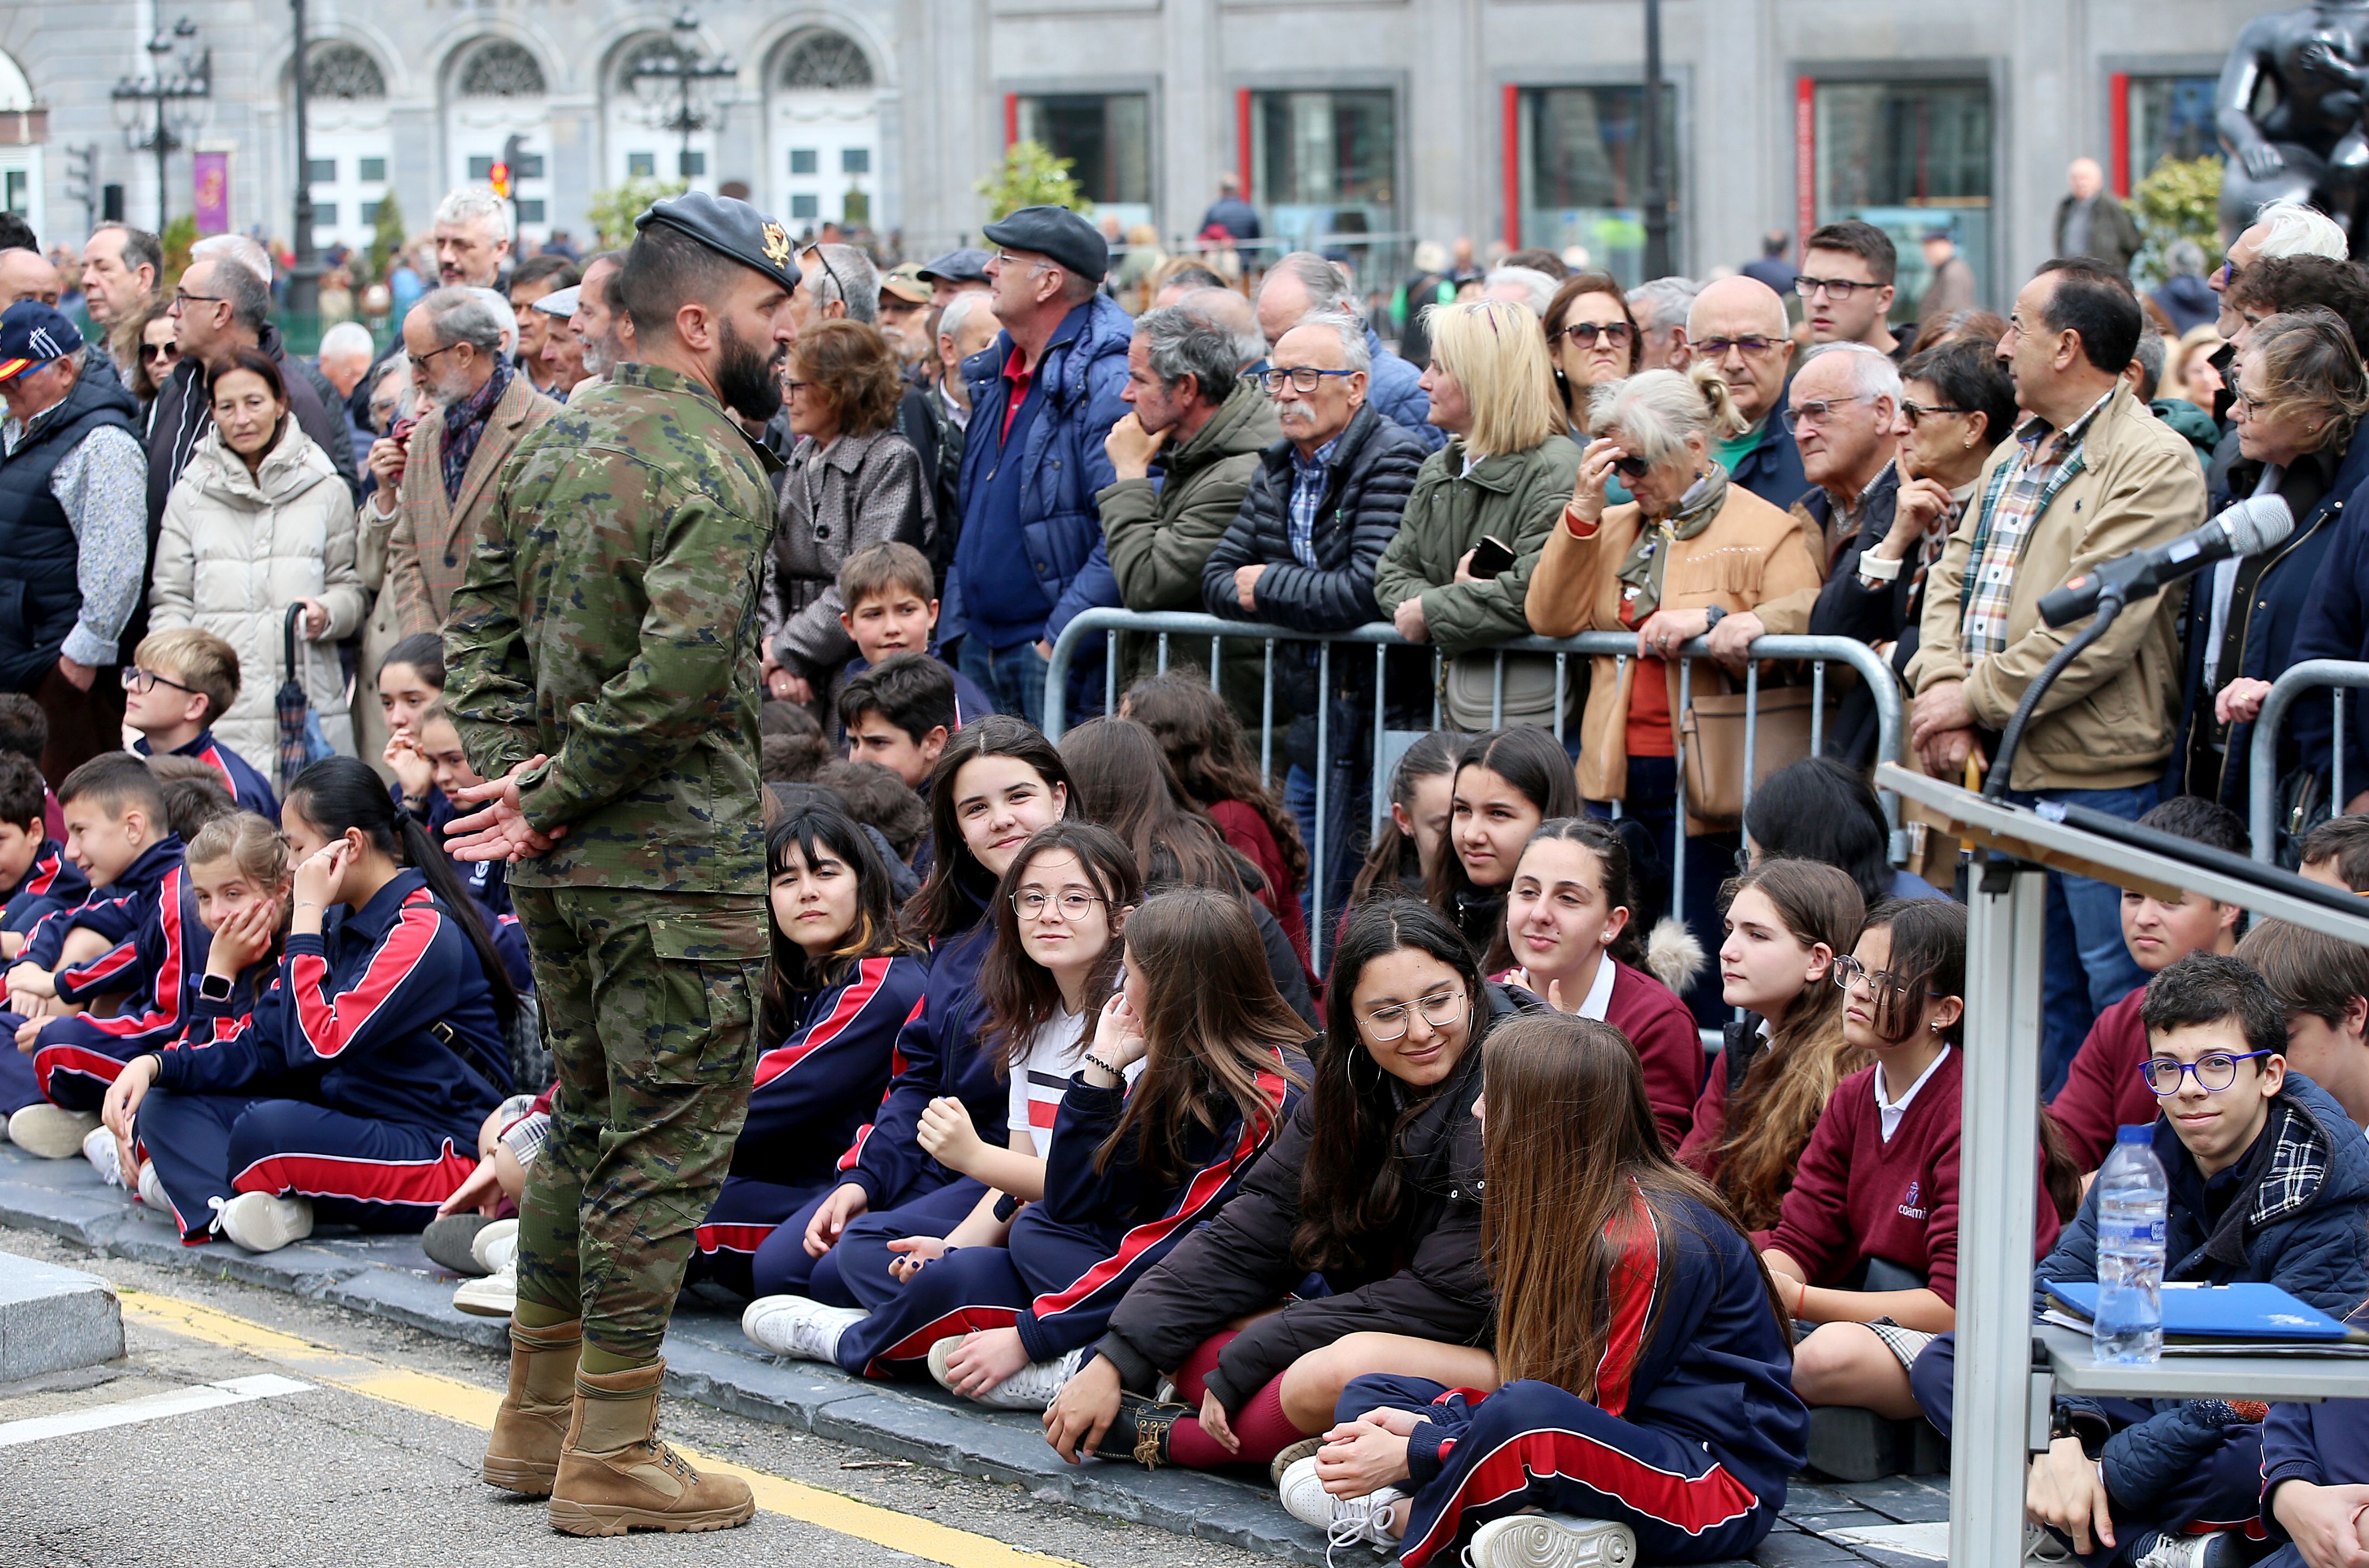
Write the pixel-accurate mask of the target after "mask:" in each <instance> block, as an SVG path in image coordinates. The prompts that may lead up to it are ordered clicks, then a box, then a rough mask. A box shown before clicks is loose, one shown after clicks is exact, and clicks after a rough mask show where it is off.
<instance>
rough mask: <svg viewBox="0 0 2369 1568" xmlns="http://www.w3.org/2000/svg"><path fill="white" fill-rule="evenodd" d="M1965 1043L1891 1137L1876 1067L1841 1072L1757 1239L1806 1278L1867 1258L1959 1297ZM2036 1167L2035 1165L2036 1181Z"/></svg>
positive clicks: (2050, 1217) (1842, 1276)
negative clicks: (1879, 1106)
mask: <svg viewBox="0 0 2369 1568" xmlns="http://www.w3.org/2000/svg"><path fill="white" fill-rule="evenodd" d="M1964 1065H1965V1053H1964V1052H1963V1050H1957V1049H1953V1050H1951V1052H1950V1054H1949V1056H1948V1057H1947V1058H1946V1059H1944V1060H1943V1061H1942V1063H1941V1065H1940V1067H1939V1068H1938V1069H1936V1070H1934V1073H1933V1076H1932V1077H1931V1078H1929V1079H1928V1080H1926V1082H1925V1087H1924V1088H1922V1089H1920V1090H1918V1091H1917V1098H1916V1099H1914V1100H1912V1101H1910V1102H1909V1104H1908V1110H1907V1112H1906V1114H1905V1115H1904V1116H1902V1117H1901V1119H1900V1127H1899V1129H1898V1130H1897V1131H1895V1132H1894V1134H1893V1135H1892V1141H1891V1142H1889V1143H1886V1142H1885V1141H1884V1140H1883V1123H1882V1121H1881V1120H1880V1119H1879V1118H1878V1116H1877V1115H1876V1109H1875V1069H1874V1068H1872V1067H1864V1068H1861V1069H1860V1070H1859V1071H1857V1072H1854V1073H1852V1074H1851V1075H1850V1076H1849V1077H1848V1078H1846V1079H1844V1080H1843V1081H1842V1083H1841V1085H1840V1086H1839V1087H1837V1089H1836V1090H1835V1097H1834V1098H1833V1099H1832V1100H1830V1101H1828V1102H1827V1103H1826V1109H1825V1115H1823V1116H1820V1117H1819V1118H1818V1127H1817V1130H1816V1131H1814V1132H1813V1133H1812V1134H1810V1144H1809V1147H1808V1148H1806V1149H1804V1150H1802V1163H1801V1167H1800V1169H1799V1171H1798V1172H1797V1173H1795V1175H1794V1177H1793V1190H1792V1191H1791V1192H1789V1193H1787V1194H1786V1195H1785V1203H1784V1207H1783V1208H1782V1209H1781V1210H1780V1211H1779V1214H1778V1219H1777V1228H1776V1230H1772V1231H1770V1232H1768V1235H1767V1236H1765V1237H1756V1238H1755V1241H1756V1242H1758V1243H1759V1244H1760V1245H1761V1246H1763V1247H1774V1248H1775V1249H1777V1250H1778V1251H1779V1252H1781V1253H1784V1254H1785V1255H1786V1256H1788V1257H1790V1258H1791V1259H1792V1260H1793V1261H1794V1262H1795V1263H1798V1264H1800V1265H1802V1270H1803V1272H1804V1273H1806V1274H1807V1275H1808V1276H1809V1279H1810V1283H1811V1284H1813V1285H1817V1286H1827V1287H1832V1286H1838V1285H1840V1284H1841V1283H1842V1282H1843V1281H1844V1280H1846V1279H1847V1278H1848V1277H1849V1276H1850V1275H1851V1273H1852V1271H1853V1270H1855V1269H1857V1268H1858V1267H1859V1266H1860V1265H1861V1264H1862V1263H1864V1262H1866V1261H1867V1260H1868V1259H1869V1258H1883V1260H1884V1261H1886V1262H1887V1263H1894V1264H1897V1265H1900V1266H1901V1267H1903V1268H1905V1269H1910V1270H1912V1271H1914V1272H1916V1273H1917V1274H1920V1275H1923V1276H1925V1282H1926V1285H1927V1286H1928V1288H1930V1289H1931V1290H1932V1292H1933V1293H1934V1294H1935V1295H1936V1296H1939V1297H1940V1298H1941V1299H1942V1300H1944V1301H1946V1302H1948V1303H1949V1304H1950V1305H1951V1306H1952V1307H1954V1306H1956V1305H1957V1300H1958V1115H1959V1088H1960V1084H1961V1082H1962V1081H1963V1076H1964V1071H1963V1070H1964ZM2038 1178H2039V1173H2037V1172H2034V1173H2033V1179H2034V1181H2035V1182H2037V1181H2038ZM2057 1230H2058V1221H2057V1218H2056V1206H2055V1204H2054V1203H2053V1202H2052V1201H2050V1199H2049V1196H2048V1194H2047V1193H2046V1191H2045V1190H2043V1191H2042V1192H2041V1194H2040V1209H2039V1216H2038V1220H2037V1223H2036V1225H2035V1227H2034V1231H2035V1233H2034V1236H2033V1239H2032V1249H2031V1255H2032V1257H2033V1259H2034V1260H2035V1261H2036V1260H2038V1259H2040V1258H2042V1257H2044V1256H2046V1255H2047V1253H2048V1249H2049V1247H2050V1246H2052V1245H2053V1244H2054V1242H2055V1241H2056V1232H2057Z"/></svg>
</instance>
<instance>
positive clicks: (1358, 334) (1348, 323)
mask: <svg viewBox="0 0 2369 1568" xmlns="http://www.w3.org/2000/svg"><path fill="white" fill-rule="evenodd" d="M1299 326H1322V327H1326V328H1329V329H1331V330H1332V331H1333V332H1335V333H1337V334H1339V336H1340V338H1341V368H1342V369H1343V370H1345V371H1365V372H1368V374H1370V373H1371V372H1372V371H1373V368H1374V356H1373V352H1372V350H1370V349H1368V348H1367V347H1366V324H1365V323H1364V322H1362V321H1360V320H1358V319H1357V318H1356V316H1354V315H1350V314H1349V313H1348V312H1347V311H1344V310H1312V311H1310V312H1309V313H1308V314H1307V315H1303V316H1301V317H1300V318H1299ZM1299 326H1295V327H1293V328H1292V330H1293V331H1294V332H1297V331H1299Z"/></svg>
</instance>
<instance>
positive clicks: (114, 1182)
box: [82, 1126, 123, 1187]
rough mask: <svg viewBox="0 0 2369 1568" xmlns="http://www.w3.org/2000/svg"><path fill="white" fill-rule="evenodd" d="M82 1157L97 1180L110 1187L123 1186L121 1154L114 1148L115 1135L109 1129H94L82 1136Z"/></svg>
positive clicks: (102, 1127) (101, 1127)
mask: <svg viewBox="0 0 2369 1568" xmlns="http://www.w3.org/2000/svg"><path fill="white" fill-rule="evenodd" d="M82 1157H83V1158H84V1159H86V1160H87V1161H89V1162H90V1164H91V1169H93V1170H95V1171H97V1173H98V1179H99V1180H100V1181H102V1182H105V1183H106V1184H107V1185H109V1186H110V1187H120V1186H121V1185H123V1154H122V1151H121V1150H119V1149H118V1148H117V1147H116V1143H115V1134H114V1132H113V1131H112V1130H110V1129H109V1128H108V1127H104V1126H100V1127H93V1128H91V1129H90V1131H88V1132H87V1133H86V1134H84V1135H83V1140H82Z"/></svg>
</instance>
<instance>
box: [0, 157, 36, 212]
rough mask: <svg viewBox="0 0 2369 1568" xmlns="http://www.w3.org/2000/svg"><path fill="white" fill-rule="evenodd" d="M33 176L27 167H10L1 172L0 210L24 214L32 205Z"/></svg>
mask: <svg viewBox="0 0 2369 1568" xmlns="http://www.w3.org/2000/svg"><path fill="white" fill-rule="evenodd" d="M32 200H33V176H32V173H31V171H29V170H27V169H9V170H7V171H6V173H5V174H0V212H15V213H17V214H18V215H19V216H22V215H23V213H24V212H25V210H26V209H27V208H28V207H29V206H31V205H32Z"/></svg>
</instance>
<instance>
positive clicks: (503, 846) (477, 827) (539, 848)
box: [444, 756, 567, 860]
mask: <svg viewBox="0 0 2369 1568" xmlns="http://www.w3.org/2000/svg"><path fill="white" fill-rule="evenodd" d="M545 761H549V759H548V758H545V757H541V756H536V757H530V758H529V759H527V760H526V761H523V762H521V763H520V764H519V765H518V766H517V767H515V768H512V769H511V770H510V771H509V773H505V774H504V775H503V776H502V777H500V778H498V779H487V780H486V782H485V783H484V784H472V785H470V786H469V787H468V788H466V789H461V790H455V791H454V792H453V794H452V803H453V804H454V805H455V806H483V807H485V809H483V810H481V811H476V812H473V813H472V814H470V815H469V816H466V817H458V818H454V819H453V820H452V821H450V822H447V823H446V824H445V825H444V831H445V833H446V834H447V835H448V836H449V838H448V841H447V842H446V844H445V846H444V847H445V851H446V853H449V854H451V855H452V858H453V859H454V860H524V859H526V858H527V857H528V856H530V855H539V854H545V853H549V852H550V849H551V846H552V845H553V844H555V843H557V842H558V841H560V840H561V839H563V838H566V836H567V828H566V824H565V823H562V824H561V825H560V826H558V827H555V828H554V829H552V830H551V831H549V832H548V833H545V832H541V831H538V830H536V829H535V827H534V826H533V825H532V823H530V822H528V821H527V819H526V812H525V810H524V808H523V807H521V806H520V804H519V785H518V781H519V775H520V774H521V773H524V772H526V771H527V770H528V769H529V768H534V767H540V766H542V765H543V764H544V762H545Z"/></svg>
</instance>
